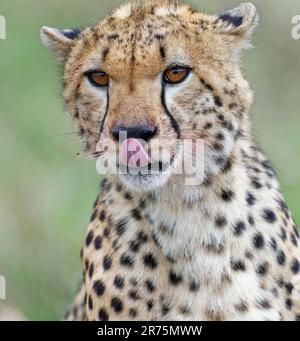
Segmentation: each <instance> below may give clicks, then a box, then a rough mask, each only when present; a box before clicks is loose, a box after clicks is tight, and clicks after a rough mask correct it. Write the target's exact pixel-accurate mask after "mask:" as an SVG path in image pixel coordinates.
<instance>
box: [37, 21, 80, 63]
mask: <svg viewBox="0 0 300 341" xmlns="http://www.w3.org/2000/svg"><path fill="white" fill-rule="evenodd" d="M80 33H81V31H80V30H77V29H75V30H59V29H57V28H51V27H47V26H44V27H42V28H41V31H40V36H41V40H42V42H43V43H44V45H45V46H46V47H47V48H48V49H49V50H50V51H52V52H53V53H54V54H55V55H56V57H57V58H58V59H59V60H60V61H65V60H66V59H67V57H68V55H69V53H70V51H71V49H72V47H73V45H74V40H75V39H76V38H77V37H78V36H79V35H80Z"/></svg>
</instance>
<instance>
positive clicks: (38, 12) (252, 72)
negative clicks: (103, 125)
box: [0, 0, 300, 320]
mask: <svg viewBox="0 0 300 341" xmlns="http://www.w3.org/2000/svg"><path fill="white" fill-rule="evenodd" d="M192 2H193V3H194V4H196V5H197V7H198V8H202V9H205V10H207V11H210V12H215V11H217V12H219V11H221V10H224V9H226V8H229V7H233V6H235V5H236V4H237V2H236V1H232V0H223V1H218V0H214V1H204V0H202V1H201V0H195V1H192ZM253 2H254V3H256V4H257V6H258V7H259V9H260V13H261V17H262V19H261V24H260V26H259V28H258V30H257V33H256V35H255V38H254V45H255V46H256V48H255V49H252V50H250V51H248V52H247V54H246V55H245V58H244V59H245V70H246V71H245V73H246V75H247V77H248V78H249V79H250V81H251V83H252V86H253V88H254V90H255V104H254V106H253V110H252V113H253V115H254V119H255V131H256V136H257V139H258V140H259V141H260V142H261V145H262V146H263V148H264V149H265V151H266V152H267V154H268V155H269V157H270V158H271V160H272V161H273V163H274V165H275V168H276V169H277V171H278V174H279V179H280V181H281V183H282V187H283V191H284V193H285V196H286V199H287V202H288V204H289V206H290V208H291V210H292V212H293V214H294V217H295V220H296V221H297V222H298V223H299V222H300V207H299V203H298V200H299V199H300V194H299V193H300V173H299V171H298V169H299V167H300V157H299V155H300V140H299V132H298V130H299V127H300V124H299V123H300V115H299V107H300V96H299V89H300V58H299V56H300V41H295V40H292V38H291V34H290V31H291V27H292V26H291V18H292V16H294V15H296V14H300V3H299V1H297V0H288V1H285V3H284V6H282V2H281V1H279V0H263V1H262V0H260V1H258V0H256V1H253ZM119 3H120V1H117V0H110V1H103V0H101V1H95V0H85V1H82V0H76V1H74V0H72V1H71V0H64V1H63V2H61V1H58V0H52V1H51V2H49V1H45V0H43V1H38V0H36V1H34V0H26V1H16V0H1V4H0V14H1V15H4V16H5V17H6V21H7V39H6V40H1V41H0V77H1V82H0V142H1V153H0V172H1V173H0V174H1V182H0V274H2V275H4V276H5V277H6V279H7V288H8V289H7V291H8V292H7V296H8V301H9V302H14V303H16V304H17V305H18V306H19V307H20V308H21V309H22V310H23V312H24V313H25V314H26V315H27V316H28V318H30V319H37V320H45V319H60V318H61V317H62V315H63V313H64V311H65V309H66V307H67V305H68V303H69V302H70V301H71V300H72V296H73V293H74V290H75V289H76V285H77V283H78V280H79V278H80V271H81V270H80V262H79V250H80V247H81V243H82V239H83V236H84V232H85V227H86V224H87V222H88V218H89V214H90V211H91V205H92V203H93V201H94V198H95V196H96V194H97V191H98V183H99V176H98V175H97V173H96V170H95V165H94V163H93V162H91V161H85V160H77V159H76V158H75V152H76V150H77V149H78V143H77V142H76V141H77V136H76V130H75V129H74V127H73V125H72V124H71V122H70V120H69V118H68V117H67V116H66V115H64V114H63V109H62V100H61V95H60V67H59V66H57V64H56V62H55V61H54V58H52V56H51V55H50V54H49V53H48V51H47V50H46V49H44V48H43V47H42V45H41V43H40V41H39V29H40V27H41V26H43V25H50V26H51V25H53V26H57V27H61V28H67V27H78V26H79V27H81V26H83V27H84V26H85V25H88V24H90V23H92V22H95V21H96V18H101V17H102V16H103V15H104V14H105V13H106V12H107V11H108V10H110V9H111V8H113V7H115V6H116V5H117V4H119Z"/></svg>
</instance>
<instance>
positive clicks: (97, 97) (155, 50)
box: [41, 0, 258, 191]
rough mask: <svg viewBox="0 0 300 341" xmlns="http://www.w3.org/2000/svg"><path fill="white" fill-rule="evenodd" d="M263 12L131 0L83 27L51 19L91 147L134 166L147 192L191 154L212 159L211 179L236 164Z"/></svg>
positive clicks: (131, 174) (50, 32)
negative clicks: (60, 25) (252, 44)
mask: <svg viewBox="0 0 300 341" xmlns="http://www.w3.org/2000/svg"><path fill="white" fill-rule="evenodd" d="M257 21H258V15H257V12H256V8H255V7H254V5H252V4H250V3H243V4H241V5H240V6H238V7H237V8H235V9H233V10H230V11H227V12H225V13H222V14H219V15H207V14H203V13H200V12H197V11H194V10H193V9H192V8H191V7H190V6H189V5H186V4H183V3H177V2H175V1H170V0H154V1H145V2H130V3H128V4H126V5H124V6H122V7H120V8H118V9H117V10H115V11H113V12H112V13H111V14H110V15H108V16H107V17H106V18H105V19H104V20H102V21H100V22H99V23H97V24H96V25H95V26H92V27H88V28H86V29H84V30H82V31H80V30H59V29H54V28H49V27H43V28H42V29H41V38H42V41H43V42H44V44H45V45H46V46H47V47H48V48H49V49H50V50H52V51H53V52H54V53H55V55H56V56H57V57H58V58H59V59H60V60H61V61H62V63H63V64H64V78H63V85H64V100H65V106H66V109H67V111H68V113H69V114H70V115H71V117H72V118H73V119H74V121H75V123H76V125H77V126H78V127H79V132H80V136H81V140H82V143H83V148H84V150H85V152H86V154H89V155H93V156H96V157H99V160H100V162H101V163H103V164H104V163H105V162H106V164H107V162H108V161H109V160H110V159H111V160H114V161H113V162H112V163H113V164H114V166H116V168H118V169H121V168H122V167H123V168H124V167H125V169H126V172H119V176H120V177H121V179H122V180H123V182H124V183H125V184H127V185H128V186H130V187H131V188H134V189H136V190H142V191H143V190H152V189H154V188H159V187H161V186H164V185H165V184H166V183H167V182H168V181H170V180H171V179H172V178H173V179H176V178H177V177H178V176H180V175H178V173H177V172H176V170H177V168H178V167H179V165H180V166H181V169H182V170H183V175H184V172H185V171H184V167H182V162H183V160H184V158H186V157H187V156H188V158H192V157H196V160H197V158H198V159H199V160H201V162H202V161H203V175H204V176H203V178H204V180H205V179H208V178H209V177H211V176H214V175H216V174H218V173H220V172H222V171H224V169H226V168H228V165H229V164H230V160H231V158H232V155H233V153H234V150H235V147H236V146H237V144H238V143H241V142H240V141H242V139H243V136H245V135H247V134H248V130H249V128H248V117H247V116H248V110H249V107H250V105H251V102H252V92H251V90H250V87H249V85H248V83H247V81H246V80H244V78H243V76H242V74H241V71H240V65H239V55H240V52H241V51H242V50H243V49H244V48H245V47H247V46H249V37H250V35H251V33H252V31H253V29H254V27H255V25H256V23H257ZM122 136H123V137H122ZM124 136H125V137H124ZM185 140H190V141H192V144H191V145H190V147H189V149H187V148H183V143H182V142H183V141H185ZM198 140H199V141H200V142H201V141H202V143H203V149H201V151H197V149H196V150H195V148H194V146H195V141H198ZM107 141H110V144H107ZM154 142H155V143H154ZM109 146H110V147H109ZM130 146H133V149H132V150H130ZM112 147H114V148H112ZM133 150H135V151H136V152H139V155H140V156H139V159H138V160H136V161H137V162H136V164H135V165H134V166H132V160H131V161H130V158H131V157H133V159H135V157H134V155H135V152H132V151H133ZM104 151H105V152H104ZM116 155H117V156H119V157H115V156H116ZM120 160H121V163H120V162H119V161H120ZM130 162H131V163H130ZM108 163H109V162H108ZM110 164H111V163H110ZM152 166H153V167H154V166H156V167H157V169H156V171H155V172H154V173H153V172H151V171H150V172H143V171H142V170H144V169H145V168H146V169H149V168H151V167H152ZM154 168H155V167H154ZM120 173H121V174H120Z"/></svg>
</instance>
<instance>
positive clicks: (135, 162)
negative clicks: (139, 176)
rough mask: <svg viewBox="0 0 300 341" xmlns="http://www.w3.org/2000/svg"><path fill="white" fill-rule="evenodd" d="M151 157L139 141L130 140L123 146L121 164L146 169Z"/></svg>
mask: <svg viewBox="0 0 300 341" xmlns="http://www.w3.org/2000/svg"><path fill="white" fill-rule="evenodd" d="M149 160H150V158H149V155H148V154H147V152H146V151H145V149H144V147H143V146H142V144H141V143H140V141H139V140H137V139H135V138H129V139H127V140H125V141H124V142H123V143H122V145H121V162H122V163H123V164H124V165H127V166H129V167H146V166H147V165H148V163H149Z"/></svg>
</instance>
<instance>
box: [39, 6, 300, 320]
mask: <svg viewBox="0 0 300 341" xmlns="http://www.w3.org/2000/svg"><path fill="white" fill-rule="evenodd" d="M257 21H258V15H257V12H256V8H255V7H254V6H253V5H252V4H249V3H246V4H241V5H240V6H239V7H237V8H236V9H234V10H231V11H227V12H225V13H222V14H220V15H207V14H204V13H201V12H197V11H194V10H193V9H192V8H191V7H190V6H188V5H186V4H184V3H179V2H175V1H169V0H156V1H145V2H140V1H137V2H130V3H128V4H126V5H124V6H122V7H120V8H119V9H117V10H115V11H113V12H112V13H111V14H110V15H108V16H107V17H106V18H105V19H104V20H102V21H101V22H99V23H98V24H96V25H95V26H93V27H88V28H87V29H85V30H83V31H82V32H80V33H79V32H78V31H74V33H72V32H70V31H60V30H57V29H51V28H47V27H44V28H43V29H42V31H41V35H42V39H43V41H44V43H45V44H46V45H47V46H48V47H49V48H50V49H51V50H52V51H53V52H54V53H55V54H56V55H57V57H58V58H59V59H60V60H62V61H63V62H64V65H65V69H64V99H65V105H66V109H67V111H68V113H69V114H70V115H71V117H72V118H73V119H74V121H75V123H76V124H77V126H78V127H79V132H80V136H81V140H82V143H83V148H84V151H85V153H86V154H89V155H92V156H99V151H98V150H97V148H96V145H97V143H99V139H100V142H101V138H102V137H103V136H106V137H109V136H110V134H111V130H112V129H113V127H115V126H116V125H118V124H123V125H129V126H134V125H136V124H149V125H154V126H156V127H158V130H157V131H158V133H157V135H158V136H157V137H159V138H167V140H168V144H169V146H170V148H173V150H174V159H175V160H176V159H177V160H178V159H180V157H181V156H180V153H179V152H178V150H177V149H176V144H177V142H178V141H179V140H182V139H184V138H201V139H203V140H204V141H205V155H204V157H205V170H204V171H205V172H204V173H205V177H204V182H203V183H202V184H201V185H198V186H194V187H191V186H186V185H185V183H184V180H183V176H181V175H174V174H168V175H164V174H161V176H158V177H156V178H155V179H154V178H150V179H148V178H147V179H146V180H145V179H139V180H137V179H136V178H133V177H131V178H128V177H127V178H126V177H118V176H116V175H109V176H107V177H106V178H105V179H104V180H103V182H102V189H101V193H100V194H99V196H98V198H97V200H96V202H95V205H94V209H93V213H92V216H91V219H90V224H89V226H88V231H87V236H86V239H85V242H84V246H83V250H82V262H83V268H84V269H83V284H82V287H81V290H80V293H79V294H78V296H77V298H76V300H75V303H74V304H73V306H72V307H71V308H70V310H69V312H68V314H67V316H66V318H67V319H70V320H76V319H80V320H82V319H86V320H102V321H104V320H135V319H136V320H209V321H210V320H300V297H299V295H300V270H299V260H300V251H299V234H298V230H297V227H296V225H295V223H294V221H293V219H292V217H291V214H290V212H289V210H288V208H287V206H286V204H285V202H284V198H283V195H282V193H281V191H280V187H279V184H278V182H277V180H276V175H275V173H274V170H273V168H272V166H271V164H270V162H269V161H268V159H267V158H266V157H265V155H264V153H263V152H262V151H261V150H260V148H259V147H258V146H257V144H256V142H255V141H254V139H253V137H252V133H251V125H250V120H249V109H250V106H251V103H252V91H251V89H250V87H249V84H248V82H247V81H246V80H245V79H244V78H243V75H242V73H241V70H240V63H239V60H240V59H239V55H240V52H241V51H242V49H244V48H246V47H247V46H249V38H250V36H251V34H252V32H253V29H254V27H255V26H256V24H257ZM173 64H180V65H186V66H189V67H190V68H191V70H192V72H191V73H190V75H189V76H188V77H187V79H186V80H185V81H184V82H183V83H181V84H178V85H176V86H169V85H166V84H164V83H163V81H162V72H163V71H164V70H165V69H166V68H167V67H169V66H170V65H173ZM98 68H101V69H102V70H105V72H106V73H107V74H109V76H110V79H111V82H110V85H109V88H108V89H107V91H106V90H99V89H95V88H92V87H91V85H90V84H89V83H88V81H87V80H86V78H85V77H84V73H85V72H86V71H88V70H94V69H98Z"/></svg>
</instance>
